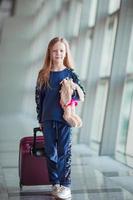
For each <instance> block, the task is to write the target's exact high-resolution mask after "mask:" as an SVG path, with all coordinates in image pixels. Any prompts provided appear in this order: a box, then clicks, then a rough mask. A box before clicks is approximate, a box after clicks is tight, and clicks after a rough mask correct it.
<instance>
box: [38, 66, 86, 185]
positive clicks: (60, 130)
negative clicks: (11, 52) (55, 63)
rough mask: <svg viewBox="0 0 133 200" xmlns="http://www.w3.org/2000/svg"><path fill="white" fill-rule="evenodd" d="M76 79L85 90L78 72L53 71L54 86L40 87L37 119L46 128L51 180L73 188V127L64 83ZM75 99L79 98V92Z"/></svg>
mask: <svg viewBox="0 0 133 200" xmlns="http://www.w3.org/2000/svg"><path fill="white" fill-rule="evenodd" d="M67 77H69V78H72V79H73V81H74V82H75V83H77V84H78V85H79V86H80V87H81V88H82V90H83V91H84V89H83V87H82V85H81V84H80V81H79V78H78V76H77V75H76V73H75V72H74V71H73V70H72V69H69V68H66V69H64V70H62V71H51V73H50V77H49V83H50V87H43V86H42V87H41V88H40V87H39V86H38V84H37V85H36V93H35V100H36V104H37V119H38V121H39V123H42V125H43V133H44V137H45V149H46V155H47V161H48V171H49V178H50V181H51V183H52V184H56V183H59V184H61V185H64V186H69V185H70V183H71V180H70V174H71V143H72V140H71V127H70V126H69V124H68V123H67V122H66V121H65V120H64V119H63V109H62V108H61V105H60V93H59V91H60V87H61V85H60V82H61V81H62V80H63V79H64V78H67ZM73 98H76V99H78V94H77V92H76V91H75V92H74V94H73Z"/></svg>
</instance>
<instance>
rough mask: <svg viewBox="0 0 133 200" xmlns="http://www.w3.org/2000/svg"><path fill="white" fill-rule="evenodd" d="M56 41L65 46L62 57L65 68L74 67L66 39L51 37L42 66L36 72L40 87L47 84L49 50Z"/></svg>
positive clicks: (50, 61)
mask: <svg viewBox="0 0 133 200" xmlns="http://www.w3.org/2000/svg"><path fill="white" fill-rule="evenodd" d="M57 42H62V43H63V44H64V45H65V47H66V56H65V58H64V61H63V64H64V65H65V66H66V67H67V68H70V69H73V68H74V62H73V58H72V55H71V52H70V47H69V44H68V42H67V41H66V39H65V38H60V37H55V38H53V39H52V40H51V41H50V42H49V44H48V47H47V51H46V56H45V60H44V64H43V67H42V69H41V70H40V71H39V73H38V78H37V83H38V85H39V86H40V87H41V86H42V85H44V86H49V75H50V71H51V69H52V59H51V56H50V51H51V49H52V48H53V46H54V44H55V43H57Z"/></svg>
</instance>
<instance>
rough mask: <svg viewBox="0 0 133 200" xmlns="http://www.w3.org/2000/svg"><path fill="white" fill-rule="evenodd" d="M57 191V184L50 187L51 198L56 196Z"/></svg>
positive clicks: (58, 188)
mask: <svg viewBox="0 0 133 200" xmlns="http://www.w3.org/2000/svg"><path fill="white" fill-rule="evenodd" d="M59 190H60V185H59V184H55V185H53V186H52V195H53V196H57V194H58V192H59Z"/></svg>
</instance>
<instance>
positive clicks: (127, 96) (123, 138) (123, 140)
mask: <svg viewBox="0 0 133 200" xmlns="http://www.w3.org/2000/svg"><path fill="white" fill-rule="evenodd" d="M132 98H133V81H126V83H125V87H124V92H123V98H122V105H121V112H120V120H119V128H118V138H117V148H116V150H117V151H119V152H121V153H124V154H125V153H126V145H127V137H128V130H129V119H130V116H131V107H132ZM130 131H131V125H130ZM130 131H129V132H130ZM130 134H131V132H130ZM129 137H131V135H130V136H129ZM128 142H129V143H128V145H130V146H131V143H130V141H129V140H128ZM128 151H129V147H128Z"/></svg>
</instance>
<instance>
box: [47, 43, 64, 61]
mask: <svg viewBox="0 0 133 200" xmlns="http://www.w3.org/2000/svg"><path fill="white" fill-rule="evenodd" d="M50 53H51V59H52V62H53V64H62V65H63V61H64V58H65V56H66V47H65V44H64V43H63V42H60V41H59V42H57V43H55V44H54V45H53V47H52V49H51V52H50Z"/></svg>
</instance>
